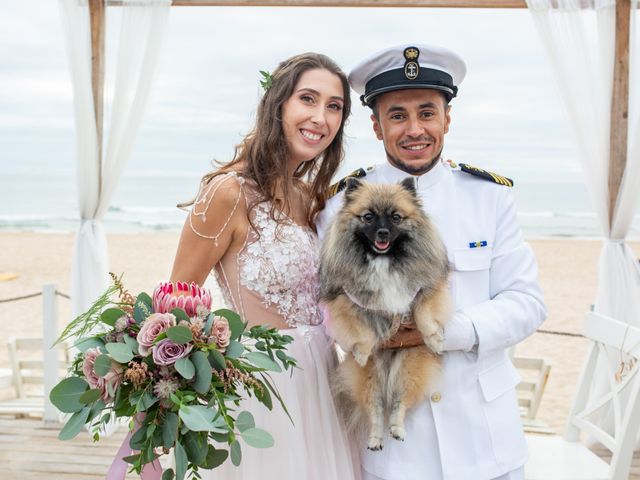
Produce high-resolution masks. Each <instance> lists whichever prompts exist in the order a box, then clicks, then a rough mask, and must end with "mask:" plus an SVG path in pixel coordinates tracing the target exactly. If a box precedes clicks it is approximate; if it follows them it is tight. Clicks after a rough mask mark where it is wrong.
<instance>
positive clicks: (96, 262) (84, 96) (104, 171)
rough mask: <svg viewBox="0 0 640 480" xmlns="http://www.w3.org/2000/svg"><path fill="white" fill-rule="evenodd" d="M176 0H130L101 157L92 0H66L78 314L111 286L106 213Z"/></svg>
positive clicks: (62, 3) (62, 6) (75, 303)
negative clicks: (77, 213)
mask: <svg viewBox="0 0 640 480" xmlns="http://www.w3.org/2000/svg"><path fill="white" fill-rule="evenodd" d="M170 6H171V0H123V5H122V6H121V7H113V8H121V9H122V28H121V31H120V41H119V50H118V60H117V71H116V76H115V78H116V79H115V89H114V96H113V100H112V104H111V112H112V113H111V125H110V127H109V129H108V130H105V133H106V136H105V143H106V145H107V147H106V151H105V154H104V155H103V160H102V162H100V158H99V155H98V152H100V151H102V145H98V137H97V133H96V121H95V114H94V108H93V95H92V89H91V85H92V83H91V31H90V16H89V7H88V4H87V1H86V0H84V1H83V0H60V10H61V17H62V21H63V27H64V31H65V36H66V45H67V53H68V57H69V64H70V69H71V75H72V84H73V96H74V110H75V120H76V129H77V155H78V158H77V185H78V204H79V210H80V226H79V228H78V232H77V236H76V242H75V247H74V253H73V266H72V272H71V293H72V315H73V316H76V315H78V314H79V313H81V312H83V311H85V310H86V309H87V308H88V307H89V305H91V303H92V302H93V301H94V300H95V299H96V298H97V297H98V296H99V295H100V294H102V293H103V292H104V290H105V289H106V287H107V285H108V282H109V278H108V271H109V261H108V256H107V242H106V236H105V231H104V227H103V225H102V218H103V217H104V214H105V212H106V211H107V209H108V207H109V203H110V202H111V198H112V196H113V192H114V191H115V188H116V186H117V185H118V181H119V180H120V177H121V176H122V172H123V171H124V168H125V166H126V164H127V160H128V158H129V154H130V153H131V148H132V147H133V143H134V140H135V138H136V134H137V131H138V127H139V126H140V123H141V120H142V115H143V112H144V109H145V106H146V103H147V98H148V95H149V90H150V84H151V80H152V76H153V72H154V70H155V65H156V61H157V58H158V53H159V49H160V45H161V40H162V37H163V35H164V32H165V29H166V24H167V18H168V14H169V8H170Z"/></svg>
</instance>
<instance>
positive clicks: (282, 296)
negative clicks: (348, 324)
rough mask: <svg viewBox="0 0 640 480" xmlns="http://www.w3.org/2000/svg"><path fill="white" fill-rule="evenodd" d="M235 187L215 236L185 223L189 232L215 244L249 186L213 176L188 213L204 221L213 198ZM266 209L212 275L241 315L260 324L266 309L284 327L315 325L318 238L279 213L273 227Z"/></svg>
mask: <svg viewBox="0 0 640 480" xmlns="http://www.w3.org/2000/svg"><path fill="white" fill-rule="evenodd" d="M232 180H235V181H237V182H238V185H239V187H240V188H239V189H238V196H237V198H236V201H235V205H234V207H233V209H232V211H231V212H229V213H227V214H225V217H226V218H225V219H221V218H218V219H217V222H218V223H220V224H222V226H221V228H220V230H219V231H217V232H215V235H205V234H203V233H201V232H198V231H197V229H196V228H195V227H194V225H193V222H192V221H191V220H192V219H191V215H190V216H189V221H190V225H191V229H192V230H193V232H194V233H195V234H196V235H198V236H200V237H202V238H206V239H209V240H213V241H214V244H215V245H217V242H218V239H219V238H220V236H221V235H222V233H223V232H224V230H225V228H226V227H227V226H228V224H229V222H230V221H231V218H232V217H233V215H234V213H235V212H236V210H237V208H238V205H240V202H241V201H244V202H245V204H246V205H247V207H248V206H249V203H250V202H249V201H248V200H247V195H254V192H253V189H252V188H251V182H247V181H245V179H244V178H243V177H241V176H239V175H238V174H237V173H235V172H231V173H228V174H224V175H219V176H217V177H215V178H214V179H213V180H212V181H211V182H210V183H209V184H208V185H206V186H205V187H204V188H202V189H201V191H200V192H199V194H198V198H197V200H196V202H195V203H194V205H193V207H192V210H191V214H192V215H193V216H196V217H199V218H200V219H201V220H202V221H203V222H206V221H207V215H209V216H211V215H212V214H215V212H216V201H215V195H216V192H217V191H218V188H220V186H221V185H222V184H224V183H225V182H227V181H232ZM270 209H271V204H270V203H268V202H263V203H260V204H258V205H256V206H255V207H254V208H253V210H252V211H251V213H250V215H251V221H252V222H253V225H254V227H255V229H256V231H257V232H256V231H253V230H252V229H251V228H250V229H249V231H248V232H247V237H246V239H245V242H244V245H243V247H242V249H241V250H240V251H239V252H238V253H232V252H228V253H226V254H225V255H224V256H223V258H222V259H221V260H220V262H219V263H218V264H217V265H216V266H215V268H214V273H215V276H216V279H217V281H218V284H219V285H220V287H221V289H222V292H223V294H224V297H225V300H226V302H227V303H228V304H229V306H230V307H232V308H234V309H235V310H236V311H238V313H240V315H242V316H243V317H245V318H247V316H248V318H255V319H259V318H260V317H262V316H263V315H261V313H260V312H263V311H264V310H265V309H266V310H267V311H270V312H272V313H273V314H274V315H277V316H278V317H280V318H281V319H282V320H283V321H284V322H285V323H286V324H287V325H289V326H291V327H297V326H302V325H318V324H320V323H322V316H321V313H320V310H319V309H318V297H319V285H318V276H317V272H318V263H319V252H318V238H317V236H316V234H315V232H313V230H312V229H311V228H309V227H304V226H301V225H298V224H296V223H294V222H293V221H292V220H291V219H290V218H289V217H287V216H286V215H284V214H283V213H280V215H281V216H282V217H281V219H280V220H281V223H280V224H278V223H277V222H276V221H275V220H274V219H272V218H271V215H270Z"/></svg>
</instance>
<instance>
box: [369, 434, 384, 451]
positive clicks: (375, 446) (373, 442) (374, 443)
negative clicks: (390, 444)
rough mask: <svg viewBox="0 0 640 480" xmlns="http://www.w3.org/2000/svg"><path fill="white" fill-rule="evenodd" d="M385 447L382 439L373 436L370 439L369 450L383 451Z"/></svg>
mask: <svg viewBox="0 0 640 480" xmlns="http://www.w3.org/2000/svg"><path fill="white" fill-rule="evenodd" d="M383 446H384V445H383V442H382V438H381V437H375V436H373V435H372V436H370V437H369V442H368V443H367V448H368V449H369V450H374V451H377V450H382V447H383Z"/></svg>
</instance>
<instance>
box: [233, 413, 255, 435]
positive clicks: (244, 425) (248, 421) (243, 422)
mask: <svg viewBox="0 0 640 480" xmlns="http://www.w3.org/2000/svg"><path fill="white" fill-rule="evenodd" d="M255 426H256V422H255V420H254V419H253V415H251V413H249V412H247V411H244V412H240V414H239V415H238V418H236V427H237V428H238V430H240V432H244V431H245V430H248V429H250V428H254V427H255Z"/></svg>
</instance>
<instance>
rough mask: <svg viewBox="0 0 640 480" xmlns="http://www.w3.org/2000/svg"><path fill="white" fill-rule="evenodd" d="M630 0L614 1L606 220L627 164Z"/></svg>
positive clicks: (615, 199)
mask: <svg viewBox="0 0 640 480" xmlns="http://www.w3.org/2000/svg"><path fill="white" fill-rule="evenodd" d="M630 19H631V0H618V1H617V2H616V39H615V57H614V64H613V91H612V93H611V132H610V134H609V139H610V143H609V222H610V226H611V227H612V226H613V214H614V211H615V208H616V203H617V201H618V194H619V192H620V184H621V183H622V177H623V176H624V171H625V168H626V165H627V131H628V129H629V24H630Z"/></svg>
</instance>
